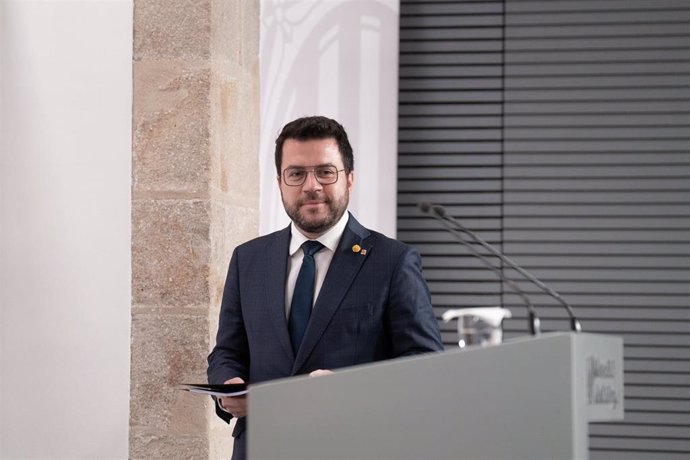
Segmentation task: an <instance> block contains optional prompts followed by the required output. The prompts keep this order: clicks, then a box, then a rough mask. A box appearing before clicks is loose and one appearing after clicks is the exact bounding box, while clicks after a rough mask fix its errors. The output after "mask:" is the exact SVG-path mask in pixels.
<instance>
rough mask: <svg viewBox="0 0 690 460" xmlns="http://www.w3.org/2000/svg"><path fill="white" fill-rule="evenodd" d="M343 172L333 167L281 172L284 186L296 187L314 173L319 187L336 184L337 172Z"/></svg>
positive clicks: (295, 169) (288, 169)
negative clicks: (310, 173)
mask: <svg viewBox="0 0 690 460" xmlns="http://www.w3.org/2000/svg"><path fill="white" fill-rule="evenodd" d="M340 171H345V170H344V169H338V168H336V167H335V166H315V167H313V168H297V167H293V168H287V169H285V171H283V182H285V185H289V186H291V187H297V186H299V185H302V184H304V182H305V181H306V180H307V176H308V175H309V172H313V173H314V178H316V181H317V182H318V183H319V184H321V185H329V184H335V183H336V182H338V172H340Z"/></svg>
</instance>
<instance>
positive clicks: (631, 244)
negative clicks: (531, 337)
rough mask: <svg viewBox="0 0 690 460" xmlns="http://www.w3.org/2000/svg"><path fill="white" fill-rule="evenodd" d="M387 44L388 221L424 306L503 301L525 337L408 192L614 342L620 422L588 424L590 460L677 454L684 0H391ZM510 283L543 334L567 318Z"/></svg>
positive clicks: (500, 292)
mask: <svg viewBox="0 0 690 460" xmlns="http://www.w3.org/2000/svg"><path fill="white" fill-rule="evenodd" d="M400 40H401V43H400V53H401V56H400V115H399V125H400V141H399V146H400V160H399V201H398V234H399V236H400V238H402V239H403V240H406V241H408V242H410V243H411V244H414V245H415V246H417V247H418V248H419V249H420V250H421V252H422V255H423V259H424V268H425V274H426V276H427V278H428V280H429V284H430V287H431V290H432V295H433V299H434V304H435V307H436V310H437V314H438V315H439V316H440V315H441V313H442V312H443V311H445V310H446V309H447V308H458V307H471V306H488V305H497V304H501V303H502V304H504V305H505V306H507V307H509V308H510V309H511V310H512V311H513V314H514V318H513V319H511V320H509V321H507V322H506V324H505V327H506V331H507V337H509V338H510V337H515V336H520V335H524V334H526V332H527V326H526V324H527V323H526V312H525V308H524V307H523V306H522V305H521V302H520V299H519V298H518V297H517V296H515V295H513V294H511V293H510V292H509V291H507V290H506V289H505V287H504V286H501V284H500V283H498V282H497V281H496V277H495V275H494V274H493V273H492V272H490V271H488V270H485V269H483V268H482V264H481V262H479V261H477V260H475V259H474V258H472V257H471V256H470V255H469V253H468V252H467V251H466V250H465V249H464V248H462V247H461V246H459V245H458V244H456V243H455V242H454V240H453V238H452V236H451V235H449V234H447V233H445V232H444V231H443V230H442V228H441V227H440V226H439V225H438V224H436V223H435V222H434V221H433V220H430V219H428V218H425V217H424V216H423V215H422V214H421V213H420V212H419V211H418V210H417V209H416V204H417V203H418V202H425V201H428V202H434V203H439V204H442V205H444V206H445V207H446V208H447V209H448V211H449V213H450V214H452V215H453V216H455V217H457V218H459V219H460V220H461V221H462V222H463V223H464V224H465V225H466V226H468V227H470V228H472V229H474V230H476V231H477V233H479V234H480V235H481V236H482V237H484V238H485V239H487V240H488V241H489V242H491V243H492V244H495V245H496V246H498V247H499V248H501V249H503V250H504V251H505V252H506V253H507V254H508V255H509V256H510V257H511V258H513V259H514V260H517V261H518V262H519V263H521V264H522V265H523V266H525V267H526V268H527V269H528V270H529V271H531V272H532V273H534V274H535V275H537V276H538V277H539V278H541V279H542V280H544V281H546V282H547V284H548V285H549V286H551V287H553V288H555V289H556V290H558V291H559V292H560V293H561V294H562V295H563V296H564V297H565V298H566V299H567V300H568V301H569V303H571V304H572V305H573V306H574V308H575V310H576V312H577V314H578V315H579V317H580V318H581V320H582V323H583V326H584V328H585V330H587V331H590V332H601V333H608V334H616V335H620V336H622V337H623V338H624V342H625V394H626V401H625V403H626V414H625V420H624V421H622V422H615V423H605V424H596V425H592V428H591V437H590V444H591V452H590V455H591V458H602V459H603V458H668V459H671V458H687V456H688V455H690V1H687V0H654V1H650V0H644V1H643V0H596V1H595V0H580V1H571V0H550V1H529V0H506V1H500V2H496V1H437V2H434V1H405V0H403V2H402V4H401V30H400ZM505 274H506V275H508V276H511V277H514V276H517V274H516V273H514V272H513V271H511V270H505ZM520 285H521V287H522V288H524V289H525V290H526V291H527V292H528V293H529V294H530V296H531V298H532V300H533V301H534V302H535V305H536V306H537V308H538V311H539V313H540V315H541V317H542V321H543V327H544V330H547V331H548V330H565V329H567V328H568V321H567V316H566V314H565V312H564V311H563V309H562V308H561V307H560V306H559V305H558V303H556V302H555V301H554V300H553V299H551V298H550V297H548V296H546V295H543V294H541V293H539V292H538V290H537V289H536V288H535V287H534V286H532V285H530V284H528V283H521V284H520ZM442 327H443V336H444V340H445V341H446V343H447V346H449V347H450V346H453V344H454V342H455V341H456V340H457V338H456V334H455V327H454V325H443V326H442Z"/></svg>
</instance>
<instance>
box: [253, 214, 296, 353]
mask: <svg viewBox="0 0 690 460" xmlns="http://www.w3.org/2000/svg"><path fill="white" fill-rule="evenodd" d="M289 245H290V227H287V228H286V229H285V230H283V231H281V232H279V233H278V234H277V235H276V238H275V239H274V240H273V241H272V243H271V244H270V245H269V246H268V247H267V250H266V251H265V253H264V263H263V266H264V267H266V277H265V280H266V283H265V285H264V286H261V287H260V288H261V289H264V292H265V293H266V294H265V295H266V301H265V305H266V306H267V308H269V309H270V311H269V316H270V318H271V322H272V325H273V329H274V330H275V333H276V337H277V339H278V341H279V342H280V344H281V346H282V347H283V349H284V351H285V354H286V355H287V356H290V357H291V358H293V359H294V353H293V351H292V342H291V341H290V333H289V332H288V324H287V319H286V318H285V283H286V282H287V281H286V280H287V260H288V251H289ZM281 261H282V263H281Z"/></svg>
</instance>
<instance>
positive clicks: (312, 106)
mask: <svg viewBox="0 0 690 460" xmlns="http://www.w3.org/2000/svg"><path fill="white" fill-rule="evenodd" d="M399 10H400V4H399V1H398V0H367V1H362V0H328V1H316V0H262V2H261V157H260V158H261V193H262V196H261V233H262V234H265V233H269V232H271V231H274V230H277V229H279V228H282V227H284V226H286V225H287V224H288V223H289V219H288V217H287V215H286V214H285V212H284V211H283V206H282V203H281V200H280V193H279V192H278V188H277V185H276V170H275V166H274V157H273V152H274V146H275V144H274V142H275V138H276V137H277V136H278V133H279V132H280V129H281V128H282V126H283V125H285V123H287V122H288V121H291V120H293V119H295V118H298V117H301V116H307V115H325V116H328V117H331V118H335V119H336V120H338V121H339V122H341V123H342V124H343V126H344V127H345V129H346V130H347V132H348V136H349V137H350V142H351V143H352V147H353V149H354V155H355V187H354V193H353V196H352V198H351V200H350V210H351V211H352V212H353V213H354V214H355V215H356V216H357V218H358V219H359V221H360V222H361V223H362V224H364V225H365V226H367V227H369V228H373V229H375V230H378V231H381V232H383V233H385V234H387V235H389V236H395V228H396V226H395V219H396V181H397V174H396V171H397V100H398V20H399Z"/></svg>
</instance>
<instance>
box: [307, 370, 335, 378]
mask: <svg viewBox="0 0 690 460" xmlns="http://www.w3.org/2000/svg"><path fill="white" fill-rule="evenodd" d="M332 373H333V371H329V370H328V369H316V370H315V371H312V372H310V373H309V377H321V376H322V375H331V374H332Z"/></svg>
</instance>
